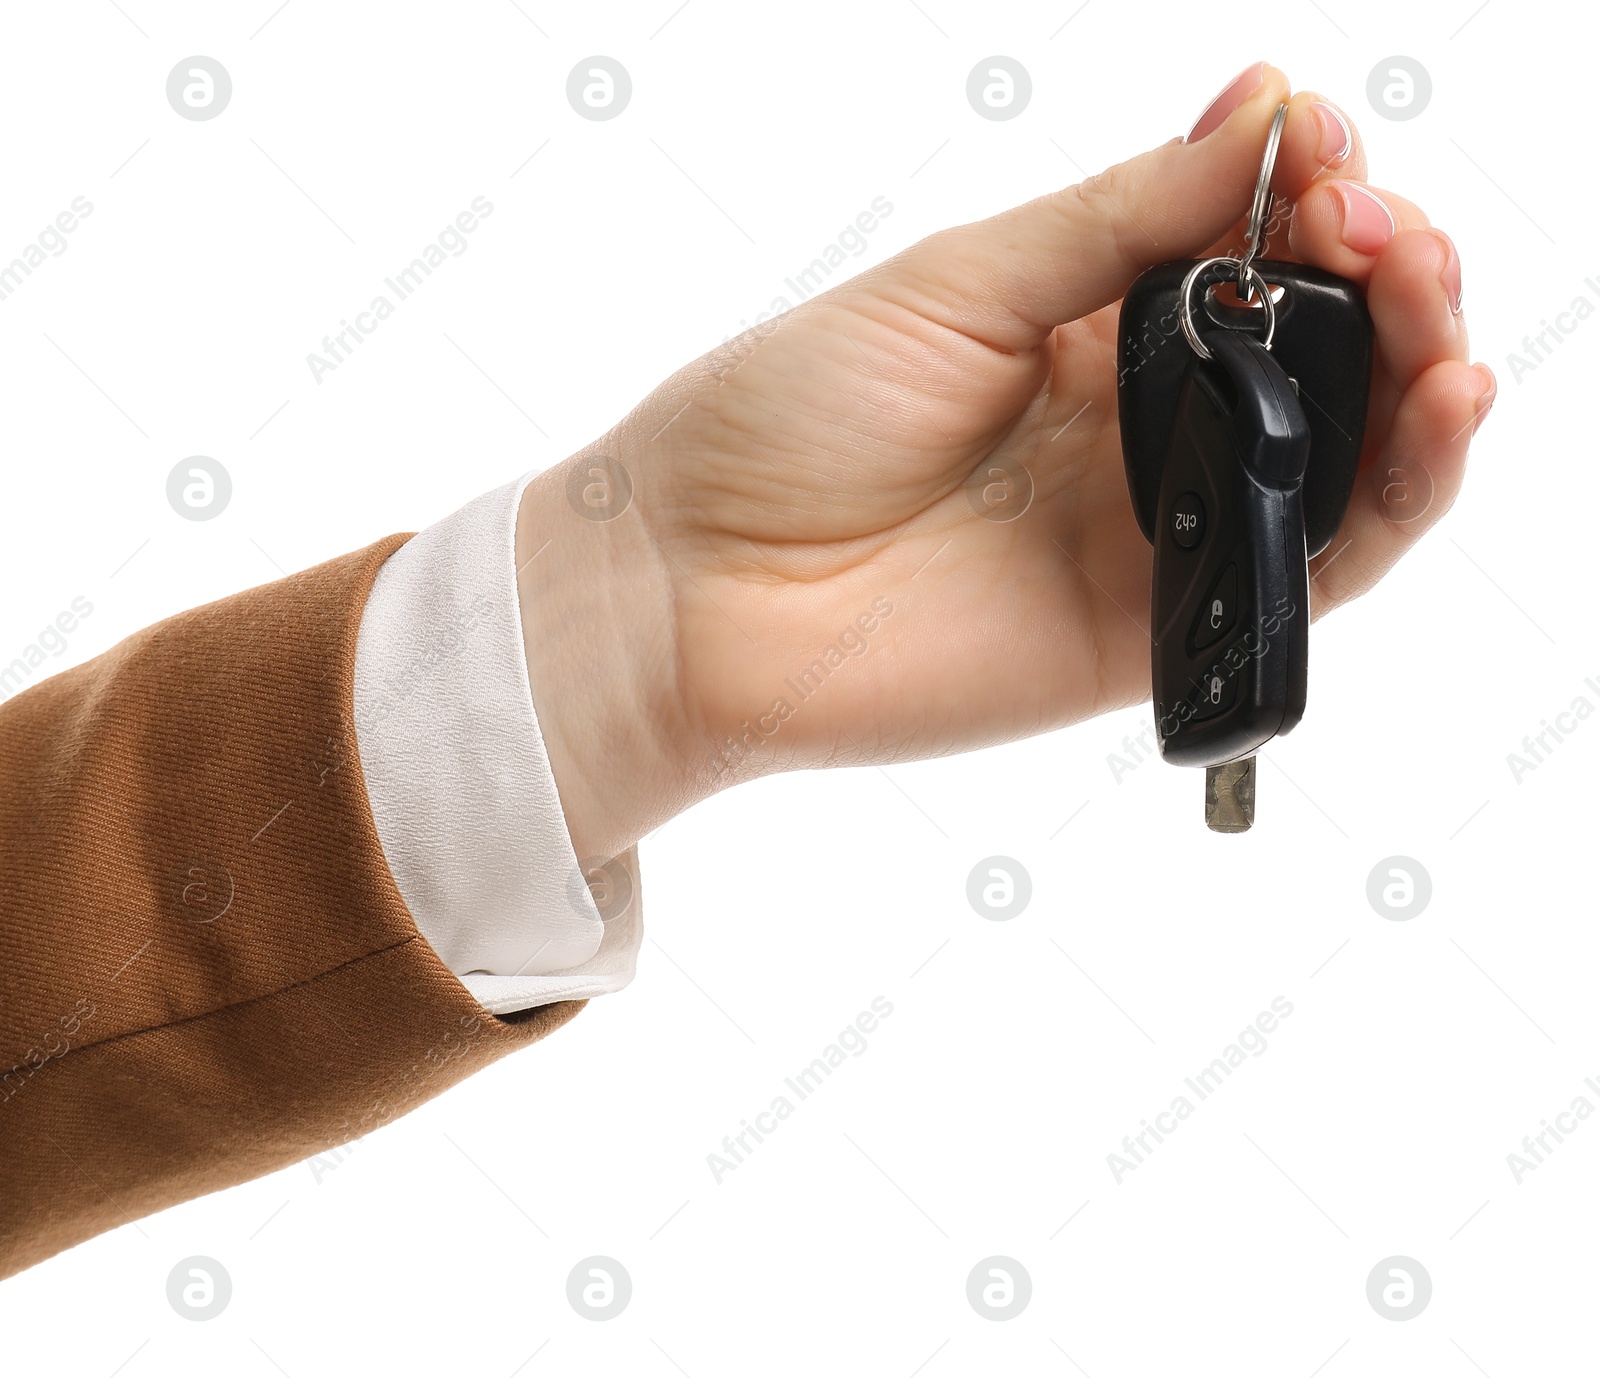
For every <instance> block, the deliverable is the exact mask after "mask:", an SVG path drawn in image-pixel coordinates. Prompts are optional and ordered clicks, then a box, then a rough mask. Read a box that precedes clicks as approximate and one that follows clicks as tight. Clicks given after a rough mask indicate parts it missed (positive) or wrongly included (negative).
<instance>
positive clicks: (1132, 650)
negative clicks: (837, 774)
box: [517, 64, 1495, 856]
mask: <svg viewBox="0 0 1600 1378" xmlns="http://www.w3.org/2000/svg"><path fill="white" fill-rule="evenodd" d="M1288 99H1289V95H1288V86H1287V81H1286V79H1285V78H1284V76H1283V74H1282V73H1280V72H1278V71H1277V70H1276V69H1274V68H1271V67H1267V66H1265V65H1264V64H1262V65H1260V66H1258V67H1256V68H1252V69H1249V70H1248V71H1247V72H1246V73H1244V74H1243V75H1242V76H1241V77H1240V78H1239V79H1238V80H1236V81H1235V82H1234V83H1233V84H1232V85H1231V86H1230V87H1229V88H1228V89H1227V90H1225V91H1224V92H1223V94H1222V95H1221V96H1220V97H1218V99H1217V101H1215V102H1213V105H1212V106H1211V107H1210V108H1208V110H1207V111H1206V113H1205V115H1203V116H1202V118H1201V120H1200V122H1199V123H1198V124H1197V125H1196V126H1195V129H1194V130H1193V131H1191V134H1190V137H1189V139H1188V140H1180V139H1175V140H1173V141H1172V142H1171V143H1168V144H1165V145H1163V146H1162V147H1160V148H1157V149H1155V150H1153V151H1152V152H1149V153H1146V154H1144V155H1142V156H1140V157H1138V158H1135V159H1133V160H1131V161H1130V162H1127V163H1124V164H1121V165H1120V166H1118V167H1115V168H1112V169H1111V170H1110V171H1108V172H1106V173H1103V174H1101V175H1100V176H1098V177H1093V178H1090V179H1089V180H1088V181H1086V182H1084V183H1083V184H1081V185H1079V186H1076V187H1069V188H1067V189H1066V190H1064V191H1059V192H1055V193H1052V194H1050V195H1047V196H1044V197H1041V198H1040V199H1039V200H1036V201H1033V202H1030V203H1028V204H1027V205H1024V206H1019V207H1017V208H1016V209H1014V210H1011V211H1008V212H1006V213H1004V214H1002V215H998V216H996V217H994V218H993V219H990V220H985V221H982V222H979V223H977V224H973V225H966V226H962V227H960V228H958V229H952V230H947V231H944V232H942V233H939V234H936V235H933V236H931V237H930V238H928V239H925V240H923V241H922V242H921V243H918V244H915V245H913V246H912V247H911V248H909V249H907V250H906V251H905V252H903V253H901V254H899V255H897V256H896V257H894V258H893V259H891V260H889V261H888V262H886V263H884V264H882V265H880V266H879V267H877V268H874V269H872V270H870V271H868V272H865V273H863V274H861V275H860V276H858V277H856V278H854V279H852V280H851V281H848V282H846V283H843V284H842V285H840V286H839V287H837V288H835V289H833V290H832V291H829V292H826V293H824V294H822V295H821V296H818V297H815V298H813V299H811V300H810V301H807V302H806V303H804V304H803V305H800V306H798V307H796V308H795V309H793V310H791V311H789V312H787V313H785V314H784V315H782V316H781V317H779V318H778V319H777V320H776V321H775V322H770V323H765V324H763V325H758V326H757V327H755V328H753V329H752V330H751V331H749V332H747V333H746V334H745V335H744V336H741V337H739V339H738V340H735V341H732V342H730V344H729V345H728V346H725V347H724V348H723V349H721V350H717V351H713V352H712V353H711V354H709V355H707V356H706V357H705V358H703V359H701V360H698V361H697V362H695V363H693V364H691V365H689V366H688V367H687V368H685V369H683V370H682V371H680V372H679V373H677V374H676V375H674V376H673V377H672V378H670V379H668V380H667V381H666V382H665V383H663V384H662V385H661V387H659V388H658V389H657V390H656V391H655V392H654V393H652V394H651V395H650V396H649V397H648V398H646V399H645V400H644V401H643V402H642V403H641V404H640V405H639V406H638V407H637V408H636V409H635V410H634V411H633V412H632V413H631V414H630V415H629V416H628V417H626V418H625V419H624V420H623V421H622V422H621V423H620V424H619V425H618V426H617V427H616V428H615V429H614V430H612V431H611V432H610V433H609V434H607V435H606V436H604V437H602V438H601V439H600V440H599V441H597V442H596V443H595V444H593V445H591V446H589V447H588V448H586V449H585V450H583V451H582V452H580V453H579V454H577V455H575V456H573V457H572V459H570V460H568V461H567V462H566V463H565V464H563V465H560V466H557V467H556V468H555V469H553V470H551V471H549V472H547V473H545V474H543V475H541V476H540V477H539V478H538V479H536V480H535V481H534V482H533V483H532V484H531V485H530V486H529V488H528V490H527V493H526V496H525V498H524V501H523V506H522V509H521V512H520V515H519V520H518V533H517V560H518V565H519V567H520V568H522V570H523V573H522V576H521V584H520V589H521V597H522V606H523V622H524V629H525V634H526V639H527V645H528V657H529V667H530V676H531V679H532V682H533V689H534V697H535V703H536V706H537V708H538V712H539V718H540V722H541V726H542V727H543V729H544V733H545V737H546V742H547V745H548V749H549V751H550V757H551V763H552V767H553V769H554V772H555V775H556V780H557V784H558V786H559V787H560V791H561V796H562V801H563V806H564V808H565V810H566V813H567V819H568V823H569V826H570V827H571V829H572V832H573V836H574V841H575V845H576V846H577V848H578V851H579V854H580V855H583V856H588V855H598V856H611V855H614V854H616V853H619V852H621V851H623V850H624V849H625V848H627V847H628V846H630V845H631V844H632V843H633V842H634V841H636V840H637V839H638V838H639V837H640V836H642V835H643V834H644V833H645V832H647V831H649V830H650V829H651V828H653V827H655V826H658V825H659V824H660V823H662V822H664V821H665V820H666V819H667V818H670V817H671V816H673V815H674V814H675V813H678V812H680V811H681V810H682V809H684V808H686V807H687V806H688V805H689V804H691V803H693V802H695V801H696V800H698V799H700V798H703V797H705V796H706V795H708V794H710V793H712V792H714V791H715V790H717V789H719V788H722V787H724V786H725V785H727V784H730V783H733V782H735V781H738V780H742V779H747V778H750V777H752V776H755V775H758V774H762V773H766V772H770V771H773V770H780V769H791V768H798V767H810V766H824V765H833V764H857V763H865V762H889V761H901V760H907V759H912V758H916V757H923V756H931V755H938V754H943V753H950V752H956V751H962V750H966V749H969V748H972V747H977V746H982V745H985V744H989V743H994V742H1000V741H1005V740H1009V739H1013V738H1017V737H1021V736H1025V735H1028V734H1031V733H1036V732H1043V731H1046V730H1049V729H1051V728H1056V727H1061V726H1063V725H1065V724H1067V723H1071V722H1075V721H1078V720H1079V719H1082V718H1086V717H1089V716H1092V715H1094V714H1097V713H1103V712H1106V711H1109V710H1111V709H1115V708H1120V707H1122V706H1124V705H1127V704H1132V703H1135V702H1138V701H1140V700H1142V699H1145V698H1147V697H1148V696H1149V693H1150V642H1149V634H1148V623H1149V601H1150V560H1151V552H1150V547H1149V545H1148V543H1147V542H1146V541H1145V539H1144V537H1143V536H1142V535H1141V534H1140V533H1139V530H1138V527H1137V526H1136V524H1135V522H1134V517H1133V512H1132V508H1131V506H1130V504H1129V498H1128V492H1127V486H1126V482H1125V480H1124V476H1123V466H1122V457H1121V450H1120V444H1119V437H1118V428H1117V403H1116V364H1115V352H1116V323H1117V303H1118V300H1119V298H1120V297H1121V296H1122V294H1123V292H1124V291H1125V290H1126V289H1127V287H1128V285H1129V284H1130V283H1131V282H1132V281H1133V279H1134V278H1135V277H1136V276H1137V275H1138V274H1139V273H1140V272H1141V271H1142V270H1143V269H1144V268H1146V267H1148V266H1149V265H1151V264H1154V263H1159V262H1164V261H1166V260H1169V259H1177V258H1190V257H1197V256H1203V255H1208V254H1212V253H1228V252H1237V251H1238V249H1239V248H1240V246H1241V245H1242V243H1243V239H1244V235H1243V222H1242V215H1243V212H1244V210H1245V209H1246V208H1247V207H1248V203H1249V200H1250V196H1251V192H1252V189H1253V187H1254V184H1255V178H1256V173H1257V170H1258V168H1259V166H1260V161H1261V152H1262V148H1263V146H1264V144H1265V139H1266V134H1267V129H1268V126H1269V124H1270V122H1271V119H1272V115H1273V112H1274V110H1275V109H1276V107H1277V106H1278V104H1279V103H1280V102H1282V101H1285V100H1288ZM1342 120H1343V117H1341V116H1339V115H1337V114H1336V113H1334V112H1333V111H1332V108H1331V107H1328V106H1326V105H1325V104H1324V103H1321V102H1320V101H1319V98H1317V97H1315V96H1313V95H1310V94H1305V93H1302V94H1301V95H1298V96H1295V97H1294V99H1293V100H1292V102H1291V103H1290V113H1289V118H1288V123H1287V125H1286V126H1285V129H1284V134H1283V140H1282V143H1281V145H1280V149H1279V153H1278V157H1277V164H1276V172H1275V176H1274V180H1273V186H1274V190H1275V192H1276V193H1277V194H1278V195H1279V196H1281V197H1282V198H1285V199H1286V200H1287V201H1288V202H1289V203H1290V204H1291V206H1292V214H1291V216H1290V217H1289V223H1288V225H1287V227H1282V226H1280V227H1278V228H1276V229H1275V230H1274V232H1273V234H1272V237H1271V239H1270V240H1269V243H1268V245H1267V247H1266V249H1265V250H1264V256H1266V257H1293V258H1297V259H1299V260H1301V261H1303V262H1306V263H1310V264H1314V265H1316V266H1318V267H1321V268H1326V269H1328V270H1330V271H1332V272H1334V273H1338V274H1340V275H1341V276H1343V277H1346V278H1350V279H1352V280H1354V281H1355V282H1357V283H1358V284H1361V285H1362V286H1363V287H1364V288H1365V289H1366V292H1367V297H1368V304H1369V307H1370V310H1371V312H1372V316H1373V320H1374V323H1375V325H1376V331H1377V351H1376V360H1377V361H1376V367H1375V370H1374V379H1373V390H1372V400H1371V406H1370V416H1369V421H1368V427H1367V439H1366V447H1365V455H1364V457H1363V463H1362V471H1361V475H1360V477H1358V479H1357V481H1356V487H1355V492H1354V494H1353V496H1352V498H1351V501H1350V508H1349V511H1348V514H1347V515H1346V517H1345V519H1344V524H1343V526H1342V528H1341V529H1340V532H1339V534H1338V535H1337V536H1336V537H1335V538H1334V540H1333V542H1332V544H1331V545H1330V546H1329V547H1328V550H1327V551H1326V552H1325V553H1324V554H1323V555H1322V556H1321V557H1319V559H1318V560H1317V561H1316V562H1315V563H1314V564H1313V566H1312V576H1313V579H1314V582H1313V584H1312V603H1313V614H1314V615H1320V614H1321V613H1322V612H1325V611H1327V610H1328V609H1329V608H1331V607H1334V606H1336V605H1337V604H1339V603H1342V602H1344V601H1346V600H1348V599H1350V598H1353V597H1354V596H1356V595H1357V594H1359V593H1361V592H1364V591H1365V590H1366V589H1367V588H1369V587H1371V585H1372V584H1373V583H1374V582H1375V581H1376V580H1377V579H1378V578H1379V577H1381V575H1382V574H1383V573H1384V572H1385V571H1386V570H1387V569H1388V568H1389V567H1390V566H1391V565H1392V564H1393V563H1394V562H1395V561H1396V560H1397V559H1398V558H1399V557H1400V555H1401V554H1402V553H1403V552H1404V551H1405V550H1406V549H1407V548H1408V547H1409V546H1410V545H1411V544H1412V543H1413V542H1414V541H1416V540H1417V538H1418V537H1419V536H1420V535H1421V534H1422V532H1423V531H1424V530H1426V529H1427V528H1428V527H1429V526H1430V525H1431V524H1432V523H1433V522H1434V521H1436V520H1437V519H1438V517H1439V516H1441V515H1442V514H1443V513H1444V512H1445V510H1446V509H1447V508H1448V507H1449V505H1450V503H1451V502H1452V501H1453V500H1454V498H1455V495H1456V492H1457V490H1458V488H1459V486H1460V483H1461V479H1462V473H1463V468H1464V465H1465V460H1466V451H1467V445H1468V441H1469V440H1470V438H1471V435H1472V432H1473V431H1474V430H1475V429H1476V425H1477V422H1478V421H1480V420H1481V419H1482V416H1483V414H1484V413H1485V411H1486V410H1487V408H1488V406H1489V404H1490V402H1491V401H1492V400H1493V397H1494V388H1495V384H1494V378H1493V375H1492V374H1491V373H1490V372H1489V371H1488V369H1487V368H1485V367H1483V366H1482V365H1478V366H1469V364H1468V363H1467V362H1466V361H1467V357H1468V356H1467V334H1466V327H1465V324H1464V322H1463V319H1462V317H1461V316H1460V314H1459V309H1458V308H1459V300H1460V263H1459V260H1458V259H1457V257H1456V253H1455V249H1454V248H1453V246H1452V245H1451V243H1450V241H1449V240H1448V239H1447V238H1445V237H1444V236H1443V235H1442V234H1440V233H1438V232H1437V231H1433V230H1430V229H1428V228H1427V224H1428V222H1427V218H1426V217H1425V216H1424V215H1423V213H1422V212H1421V211H1420V210H1418V209H1417V208H1416V207H1415V206H1413V205H1412V204H1411V203H1410V202H1408V201H1405V200H1402V199H1401V198H1400V197H1397V196H1394V195H1393V194H1391V193H1388V192H1376V191H1372V190H1371V189H1368V188H1366V187H1365V185H1364V183H1362V182H1360V181H1359V180H1358V179H1361V178H1363V177H1364V176H1365V174H1366V160H1365V157H1364V154H1363V152H1362V149H1361V146H1360V143H1359V138H1358V136H1357V135H1356V133H1355V131H1354V129H1353V128H1352V127H1351V126H1349V124H1348V122H1347V121H1344V122H1342ZM1003 462H1009V463H1010V464H1011V466H1012V472H1013V474H1016V473H1017V471H1016V469H1015V466H1016V465H1019V464H1020V465H1021V466H1022V467H1023V468H1025V469H1026V471H1027V474H1028V475H1030V476H1031V479H1032V487H1033V496H1032V501H1031V505H1029V506H1027V508H1026V510H1025V511H1023V512H1022V513H1021V515H1019V516H1016V517H1015V519H1013V520H1006V521H997V520H992V519H990V518H989V517H986V516H984V515H981V514H980V509H981V508H982V507H983V505H984V504H983V503H982V502H979V503H977V504H976V505H975V503H974V502H973V501H972V500H971V497H970V494H971V492H972V491H973V488H972V487H969V484H968V481H969V478H970V477H971V476H972V475H973V474H974V470H975V469H977V468H978V467H979V466H980V465H985V466H986V467H985V469H984V471H983V474H982V475H980V478H979V479H978V480H977V481H976V486H977V487H981V486H982V484H983V483H986V482H988V481H989V476H990V475H989V471H990V470H991V469H993V468H996V467H1002V468H1003ZM619 465H620V470H619V469H618V468H617V466H619ZM608 466H609V467H608ZM575 470H576V471H577V476H576V477H574V471H575ZM624 471H625V477H622V475H623V473H624ZM608 473H609V474H610V475H611V477H610V478H608V477H607V475H608ZM995 477H996V479H997V480H998V479H1000V478H1001V477H1002V476H1001V475H996V476H995ZM630 482H631V500H630V501H629V502H628V505H627V507H626V509H625V510H623V511H622V512H621V514H620V515H619V516H616V517H615V518H614V519H613V520H609V521H597V520H593V519H586V517H585V516H584V515H580V509H582V508H583V506H584V504H583V503H582V502H581V501H577V502H574V501H571V500H569V496H568V492H569V486H575V487H574V491H577V489H581V488H583V487H584V486H585V485H589V486H590V494H589V496H590V498H591V499H592V500H595V501H598V502H599V503H600V504H601V506H600V507H598V508H597V509H592V510H591V516H593V515H606V514H607V512H609V511H611V510H613V509H614V508H615V507H616V506H619V505H620V503H621V500H622V497H623V494H624V492H625V490H626V488H627V486H628V485H629V483H630ZM608 485H609V500H610V503H611V507H610V508H607V507H606V506H605V505H604V504H605V502H606V500H607V497H608V493H607V488H608ZM1398 491H1404V492H1405V493H1406V494H1407V495H1408V497H1407V500H1406V501H1404V502H1400V503H1397V502H1396V497H1395V495H1396V493H1397V492H1398ZM991 496H993V495H992V494H991ZM1013 501H1014V502H1015V503H1016V505H1018V506H1020V505H1021V502H1022V499H1021V498H1020V497H1019V498H1017V499H1014V500H1013ZM1002 515H1009V513H1008V511H1007V509H1006V508H1004V507H1002V508H1001V509H1000V510H999V511H997V512H993V513H991V514H990V516H1002Z"/></svg>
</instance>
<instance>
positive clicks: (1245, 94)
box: [1183, 62, 1267, 144]
mask: <svg viewBox="0 0 1600 1378" xmlns="http://www.w3.org/2000/svg"><path fill="white" fill-rule="evenodd" d="M1266 74H1267V64H1266V63H1265V62H1255V63H1252V64H1251V65H1250V66H1248V67H1246V68H1245V69H1244V71H1242V72H1240V73H1239V75H1238V76H1236V77H1235V78H1234V79H1233V80H1232V81H1230V82H1229V83H1228V84H1227V85H1226V86H1224V87H1223V88H1222V93H1221V94H1220V95H1219V96H1218V97H1217V98H1216V99H1215V100H1214V101H1212V102H1211V104H1210V105H1208V106H1206V108H1205V111H1204V112H1203V113H1202V114H1201V116H1200V118H1199V119H1197V120H1196V121H1195V122H1194V128H1193V129H1191V130H1190V131H1189V133H1188V134H1187V135H1186V136H1185V138H1184V140H1183V141H1184V143H1186V144H1197V143H1199V142H1200V140H1201V139H1203V138H1205V136H1206V135H1207V134H1211V133H1214V132H1215V131H1217V130H1218V129H1221V128H1222V126H1223V124H1224V123H1225V122H1226V121H1227V118H1228V116H1229V115H1231V114H1233V112H1234V111H1235V110H1237V109H1238V108H1239V107H1240V106H1241V105H1243V104H1244V103H1245V102H1246V101H1247V100H1249V99H1250V97H1251V96H1253V95H1255V93H1256V91H1257V90H1258V89H1260V86H1261V83H1262V81H1263V80H1264V79H1265V77H1266Z"/></svg>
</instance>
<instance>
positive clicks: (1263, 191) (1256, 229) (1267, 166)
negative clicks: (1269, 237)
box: [1239, 105, 1289, 300]
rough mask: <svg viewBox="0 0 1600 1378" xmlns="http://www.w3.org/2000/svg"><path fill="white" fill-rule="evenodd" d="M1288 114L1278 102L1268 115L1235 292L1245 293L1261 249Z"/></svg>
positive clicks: (1244, 295)
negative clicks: (1268, 121) (1249, 276)
mask: <svg viewBox="0 0 1600 1378" xmlns="http://www.w3.org/2000/svg"><path fill="white" fill-rule="evenodd" d="M1288 118H1289V107H1288V106H1287V105H1280V106H1279V107H1278V109H1277V111H1276V112H1275V113H1274V114H1273V116H1272V128H1271V129H1269V130H1268V131H1267V147H1266V151H1265V152H1264V153H1263V154H1262V155H1261V171H1260V172H1258V173H1257V174H1256V194H1255V198H1254V199H1253V200H1252V201H1251V202H1250V220H1249V223H1248V227H1247V230H1246V235H1245V248H1244V254H1243V256H1242V257H1241V258H1240V259H1239V295H1240V296H1241V297H1245V299H1246V300H1248V299H1249V298H1248V296H1246V293H1245V288H1246V287H1247V286H1248V282H1247V278H1248V275H1249V272H1250V262H1251V260H1252V259H1253V258H1255V256H1256V255H1257V254H1258V253H1260V252H1261V240H1262V238H1263V236H1264V235H1265V233H1266V228H1267V212H1268V210H1270V209H1271V207H1272V169H1273V166H1274V164H1276V163H1277V161H1278V141H1279V139H1281V138H1282V137H1283V126H1284V124H1285V123H1286V122H1287V121H1288Z"/></svg>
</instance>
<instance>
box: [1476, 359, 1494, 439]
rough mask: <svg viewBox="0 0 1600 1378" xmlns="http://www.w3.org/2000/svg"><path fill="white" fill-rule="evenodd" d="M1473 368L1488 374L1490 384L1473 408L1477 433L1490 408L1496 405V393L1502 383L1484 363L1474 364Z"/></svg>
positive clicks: (1480, 394) (1479, 395)
mask: <svg viewBox="0 0 1600 1378" xmlns="http://www.w3.org/2000/svg"><path fill="white" fill-rule="evenodd" d="M1473 368H1475V369H1476V370H1477V371H1478V372H1479V373H1482V374H1484V375H1486V376H1487V377H1488V379H1489V386H1488V387H1486V388H1485V389H1484V390H1483V391H1482V392H1481V393H1479V394H1478V401H1477V403H1476V405H1475V406H1474V408H1473V414H1472V433H1473V435H1477V433H1478V427H1479V426H1481V425H1483V420H1484V418H1485V417H1486V416H1488V415H1489V408H1490V407H1492V406H1494V399H1495V394H1496V393H1498V392H1499V391H1500V384H1499V383H1497V382H1496V381H1495V376H1494V374H1493V373H1491V372H1490V371H1489V370H1488V369H1487V368H1486V367H1485V366H1484V365H1482V364H1474V365H1473Z"/></svg>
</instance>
